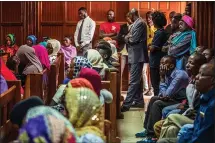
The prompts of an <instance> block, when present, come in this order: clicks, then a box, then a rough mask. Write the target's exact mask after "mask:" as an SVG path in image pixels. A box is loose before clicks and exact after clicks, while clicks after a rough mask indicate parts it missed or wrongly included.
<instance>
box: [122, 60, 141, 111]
mask: <svg viewBox="0 0 215 143" xmlns="http://www.w3.org/2000/svg"><path fill="white" fill-rule="evenodd" d="M129 69H130V81H129V87H128V92H127V96H126V99H125V100H124V102H123V105H122V106H123V107H124V108H126V109H129V108H130V107H131V104H132V103H133V102H135V103H137V104H144V100H143V85H142V78H141V77H142V70H143V62H140V63H134V64H131V65H130V68H129Z"/></svg>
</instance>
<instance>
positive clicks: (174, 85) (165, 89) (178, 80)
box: [160, 74, 188, 97]
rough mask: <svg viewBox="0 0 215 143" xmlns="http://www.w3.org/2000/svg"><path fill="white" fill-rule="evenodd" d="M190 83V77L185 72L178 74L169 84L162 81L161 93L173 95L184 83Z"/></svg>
mask: <svg viewBox="0 0 215 143" xmlns="http://www.w3.org/2000/svg"><path fill="white" fill-rule="evenodd" d="M187 83H188V77H187V76H186V75H185V74H176V76H175V78H174V79H173V80H172V81H171V83H170V84H169V86H168V85H167V84H166V83H165V82H161V83H160V94H161V95H162V96H169V97H171V96H173V95H175V94H176V93H177V92H178V91H180V90H181V89H182V88H183V87H184V86H183V85H184V84H187Z"/></svg>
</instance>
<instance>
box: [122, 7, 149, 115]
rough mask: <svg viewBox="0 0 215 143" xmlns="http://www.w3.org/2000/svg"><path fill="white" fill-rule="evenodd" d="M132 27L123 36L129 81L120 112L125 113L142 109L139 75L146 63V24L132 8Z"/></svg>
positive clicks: (141, 88) (142, 101) (141, 87)
mask: <svg viewBox="0 0 215 143" xmlns="http://www.w3.org/2000/svg"><path fill="white" fill-rule="evenodd" d="M130 15H131V20H132V22H133V27H132V28H131V30H130V32H129V34H128V35H126V36H125V41H126V43H127V44H128V45H129V46H128V63H129V65H130V75H131V77H130V81H129V87H128V93H127V97H126V99H125V101H124V102H123V105H122V107H121V112H126V111H128V110H129V109H130V107H131V106H134V107H143V105H144V100H143V91H142V90H143V86H142V85H141V84H142V82H141V78H140V77H141V75H142V70H143V64H144V63H145V62H148V52H147V27H146V23H145V22H144V21H143V19H142V18H141V17H140V16H139V12H138V10H137V9H135V8H133V9H132V10H131V12H130Z"/></svg>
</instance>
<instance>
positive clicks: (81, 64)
mask: <svg viewBox="0 0 215 143" xmlns="http://www.w3.org/2000/svg"><path fill="white" fill-rule="evenodd" d="M73 61H74V72H73V78H76V77H78V75H79V72H80V71H81V68H92V64H91V63H90V61H89V60H88V59H86V58H84V57H81V56H77V57H75V58H74V59H73Z"/></svg>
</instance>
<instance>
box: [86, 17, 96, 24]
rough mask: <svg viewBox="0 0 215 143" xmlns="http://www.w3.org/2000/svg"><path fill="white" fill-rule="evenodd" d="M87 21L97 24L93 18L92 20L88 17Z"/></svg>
mask: <svg viewBox="0 0 215 143" xmlns="http://www.w3.org/2000/svg"><path fill="white" fill-rule="evenodd" d="M87 20H88V21H89V22H91V23H95V21H94V20H93V19H92V18H90V17H87Z"/></svg>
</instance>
